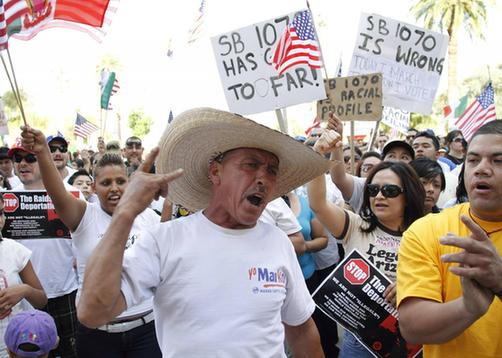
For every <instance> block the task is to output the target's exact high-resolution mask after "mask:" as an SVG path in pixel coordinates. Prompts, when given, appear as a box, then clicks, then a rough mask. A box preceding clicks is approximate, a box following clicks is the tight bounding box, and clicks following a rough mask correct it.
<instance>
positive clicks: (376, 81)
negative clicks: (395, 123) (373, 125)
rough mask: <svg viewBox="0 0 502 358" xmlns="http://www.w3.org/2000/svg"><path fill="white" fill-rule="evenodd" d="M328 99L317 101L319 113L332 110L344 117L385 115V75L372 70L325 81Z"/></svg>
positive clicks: (323, 116) (374, 118)
mask: <svg viewBox="0 0 502 358" xmlns="http://www.w3.org/2000/svg"><path fill="white" fill-rule="evenodd" d="M326 88H327V91H326V92H327V93H326V94H327V95H328V99H325V100H321V101H318V102H317V117H318V118H319V119H320V121H321V122H324V121H327V120H328V113H329V112H330V111H331V112H333V113H334V114H335V115H336V116H338V118H340V119H341V120H342V121H354V120H358V121H377V120H379V119H380V118H381V117H382V75H381V74H380V73H372V74H368V75H359V76H351V77H337V78H332V79H329V80H328V81H326Z"/></svg>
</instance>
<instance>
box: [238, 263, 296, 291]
mask: <svg viewBox="0 0 502 358" xmlns="http://www.w3.org/2000/svg"><path fill="white" fill-rule="evenodd" d="M248 279H249V280H250V281H251V282H253V283H256V284H257V286H254V287H253V289H252V291H253V293H276V292H282V291H283V290H284V289H285V288H286V282H287V278H286V274H285V273H284V271H282V270H281V269H277V270H273V269H270V268H267V267H256V266H255V267H250V268H249V270H248Z"/></svg>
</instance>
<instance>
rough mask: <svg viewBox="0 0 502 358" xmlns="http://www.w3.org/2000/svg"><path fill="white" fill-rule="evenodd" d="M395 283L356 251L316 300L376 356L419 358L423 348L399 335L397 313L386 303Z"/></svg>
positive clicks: (331, 277) (327, 280)
mask: <svg viewBox="0 0 502 358" xmlns="http://www.w3.org/2000/svg"><path fill="white" fill-rule="evenodd" d="M389 284H391V281H390V280H389V279H388V278H387V277H385V275H384V274H383V273H381V272H380V271H379V270H378V269H377V268H376V266H375V265H374V264H372V263H371V262H370V261H368V260H367V259H366V258H364V257H363V256H362V255H361V254H360V253H359V252H358V251H357V250H354V251H352V252H351V253H350V254H349V255H347V256H346V257H345V258H344V259H343V261H342V262H341V263H340V264H339V265H338V266H337V267H336V268H335V269H334V270H333V272H332V273H331V274H330V275H329V276H328V277H327V278H326V280H325V281H324V282H323V283H322V284H321V285H320V286H319V287H318V288H317V290H316V291H315V292H314V294H313V295H312V297H313V298H314V301H315V303H316V305H317V306H318V307H319V309H320V310H321V311H323V312H324V313H325V314H326V315H328V317H330V318H331V319H333V320H335V321H337V322H338V323H339V324H340V325H342V326H343V327H344V328H345V329H347V330H349V331H350V332H351V333H352V334H354V336H355V337H356V338H357V339H358V340H359V341H360V342H361V343H362V344H363V345H364V346H365V347H366V348H367V349H368V350H369V351H370V352H371V353H372V354H373V355H374V356H375V357H395V358H399V357H403V358H404V357H410V358H411V357H415V356H416V355H417V354H418V353H419V352H420V351H421V346H419V345H411V344H407V343H406V341H405V340H404V338H403V337H402V336H401V334H400V333H399V327H398V320H397V310H396V309H395V308H394V307H393V306H391V305H390V304H389V303H387V302H386V301H385V300H384V296H383V293H384V291H385V289H386V288H387V286H388V285H389Z"/></svg>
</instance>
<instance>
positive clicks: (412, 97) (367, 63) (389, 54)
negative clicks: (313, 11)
mask: <svg viewBox="0 0 502 358" xmlns="http://www.w3.org/2000/svg"><path fill="white" fill-rule="evenodd" d="M447 47H448V36H447V35H442V34H440V33H437V32H434V31H430V30H426V29H423V28H420V27H416V26H413V25H410V24H407V23H404V22H401V21H397V20H393V19H390V18H388V17H383V16H380V15H377V14H366V13H363V14H362V15H361V19H360V21H359V30H358V33H357V38H356V45H355V48H354V53H353V55H352V61H351V63H350V69H349V75H358V74H365V73H373V72H381V73H382V74H383V96H384V97H383V104H384V106H388V107H393V108H399V109H403V110H406V111H409V112H416V113H422V114H426V115H427V114H430V113H431V112H432V102H433V100H434V98H435V96H436V91H437V88H438V85H439V78H440V77H441V73H442V72H443V66H445V65H446V63H445V55H446V49H447Z"/></svg>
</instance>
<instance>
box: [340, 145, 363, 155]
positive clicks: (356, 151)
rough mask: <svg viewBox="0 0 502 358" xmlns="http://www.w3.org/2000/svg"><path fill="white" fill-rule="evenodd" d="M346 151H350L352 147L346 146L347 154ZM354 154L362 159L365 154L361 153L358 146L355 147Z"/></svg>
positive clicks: (344, 148)
mask: <svg viewBox="0 0 502 358" xmlns="http://www.w3.org/2000/svg"><path fill="white" fill-rule="evenodd" d="M346 150H350V145H346V146H345V147H343V151H344V152H345V151H346ZM354 153H355V154H357V155H359V157H362V155H363V152H361V149H360V148H359V147H358V146H356V145H355V146H354Z"/></svg>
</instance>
